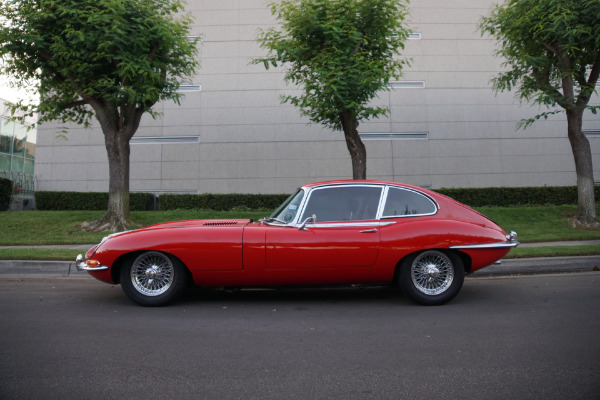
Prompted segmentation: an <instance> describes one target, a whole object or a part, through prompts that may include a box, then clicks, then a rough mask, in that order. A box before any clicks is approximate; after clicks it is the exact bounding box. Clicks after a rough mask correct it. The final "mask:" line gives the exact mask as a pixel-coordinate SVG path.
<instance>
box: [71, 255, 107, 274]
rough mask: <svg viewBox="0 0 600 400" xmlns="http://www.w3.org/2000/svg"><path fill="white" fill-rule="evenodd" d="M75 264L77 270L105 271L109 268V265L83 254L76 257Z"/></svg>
mask: <svg viewBox="0 0 600 400" xmlns="http://www.w3.org/2000/svg"><path fill="white" fill-rule="evenodd" d="M88 263H89V264H88ZM75 266H76V267H77V271H105V270H107V269H108V267H107V266H105V265H101V264H100V263H99V262H97V261H94V260H86V259H85V258H84V257H83V254H79V255H78V256H77V258H76V259H75Z"/></svg>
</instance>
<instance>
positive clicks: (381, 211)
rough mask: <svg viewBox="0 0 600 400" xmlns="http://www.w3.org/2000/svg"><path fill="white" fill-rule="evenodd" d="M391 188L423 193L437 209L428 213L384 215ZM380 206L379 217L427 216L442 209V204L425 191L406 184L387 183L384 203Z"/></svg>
mask: <svg viewBox="0 0 600 400" xmlns="http://www.w3.org/2000/svg"><path fill="white" fill-rule="evenodd" d="M390 188H393V189H400V190H406V191H409V192H412V193H416V194H418V195H421V196H423V197H425V198H426V199H427V200H429V201H430V202H431V203H432V204H433V208H434V209H435V211H434V212H432V213H426V214H410V215H383V211H384V210H385V204H386V203H387V199H388V194H389V190H390ZM380 206H381V209H380V213H379V214H378V215H377V217H378V219H389V218H410V217H426V216H430V215H435V214H437V212H438V211H439V209H440V206H439V204H438V202H437V201H435V199H433V198H432V197H431V196H428V195H427V194H425V193H423V192H421V191H419V190H415V189H412V188H408V187H405V186H396V185H387V186H386V190H385V197H384V201H383V204H380Z"/></svg>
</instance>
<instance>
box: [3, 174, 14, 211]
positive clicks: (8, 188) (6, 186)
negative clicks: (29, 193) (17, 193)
mask: <svg viewBox="0 0 600 400" xmlns="http://www.w3.org/2000/svg"><path fill="white" fill-rule="evenodd" d="M11 196H12V181H11V180H10V179H4V178H0V211H6V210H8V207H9V206H10V198H11Z"/></svg>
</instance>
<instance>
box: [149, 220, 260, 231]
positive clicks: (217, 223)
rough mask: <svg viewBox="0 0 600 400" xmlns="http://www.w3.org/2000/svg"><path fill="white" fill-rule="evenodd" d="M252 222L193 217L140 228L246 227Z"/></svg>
mask: <svg viewBox="0 0 600 400" xmlns="http://www.w3.org/2000/svg"><path fill="white" fill-rule="evenodd" d="M250 222H252V220H251V219H193V220H187V221H173V222H163V223H161V224H156V225H150V226H146V227H144V228H141V229H139V230H147V229H165V228H190V227H206V228H211V227H227V226H231V227H244V226H246V225H248V224H249V223H250Z"/></svg>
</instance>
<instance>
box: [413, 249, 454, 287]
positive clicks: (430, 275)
mask: <svg viewBox="0 0 600 400" xmlns="http://www.w3.org/2000/svg"><path fill="white" fill-rule="evenodd" d="M410 275H411V278H412V281H413V284H414V285H415V288H417V290H419V291H420V292H422V293H425V294H427V295H432V296H435V295H438V294H441V293H444V292H445V291H446V290H447V289H448V288H449V287H450V285H452V281H453V280H454V266H453V264H452V261H451V260H450V258H449V257H448V256H447V255H445V254H444V253H441V252H439V251H426V252H424V253H421V254H420V255H419V256H418V257H417V258H415V260H414V261H413V263H412V266H411V269H410Z"/></svg>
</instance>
